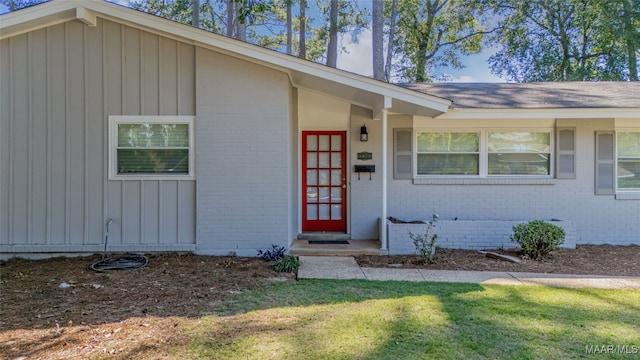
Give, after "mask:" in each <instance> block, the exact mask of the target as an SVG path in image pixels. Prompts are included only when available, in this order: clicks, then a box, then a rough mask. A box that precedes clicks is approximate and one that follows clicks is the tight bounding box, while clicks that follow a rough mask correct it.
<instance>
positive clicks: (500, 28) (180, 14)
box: [0, 0, 640, 82]
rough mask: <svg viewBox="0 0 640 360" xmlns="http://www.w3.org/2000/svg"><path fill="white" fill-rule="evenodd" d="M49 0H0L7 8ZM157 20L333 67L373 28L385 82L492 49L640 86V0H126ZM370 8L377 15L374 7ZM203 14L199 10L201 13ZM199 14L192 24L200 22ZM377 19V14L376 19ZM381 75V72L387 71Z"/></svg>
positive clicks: (510, 69) (543, 75) (565, 73)
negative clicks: (343, 44) (347, 44)
mask: <svg viewBox="0 0 640 360" xmlns="http://www.w3.org/2000/svg"><path fill="white" fill-rule="evenodd" d="M41 2H45V0H0V4H2V5H4V6H5V7H6V8H7V9H9V11H15V10H19V9H21V8H24V7H27V6H32V5H35V4H38V3H41ZM128 3H129V6H130V7H132V8H134V9H137V10H140V11H144V12H147V13H150V14H153V15H156V16H161V17H164V18H168V19H171V20H174V21H178V22H182V23H185V24H190V25H191V24H193V25H196V26H198V27H200V28H202V29H205V30H208V31H212V32H216V33H221V34H225V35H227V36H232V37H235V38H238V39H240V40H243V41H248V42H250V43H254V44H257V45H260V46H263V47H268V48H271V49H274V50H278V51H282V52H286V53H288V54H291V55H296V56H300V57H302V58H305V59H308V60H313V61H318V62H323V63H324V62H326V63H327V64H328V65H330V66H336V65H339V64H337V63H336V56H337V54H338V53H340V52H346V51H347V50H346V49H344V48H340V47H339V45H338V42H339V41H338V39H339V37H340V36H342V37H345V36H349V37H350V40H351V42H354V43H355V42H358V41H359V40H360V39H359V37H360V35H361V34H362V33H363V32H364V31H369V30H370V29H371V30H372V38H373V39H372V43H373V45H374V46H372V47H373V51H372V57H373V60H374V61H373V64H372V65H373V67H372V71H373V70H374V69H375V72H374V74H365V75H375V77H376V78H377V79H379V80H386V81H390V79H391V80H394V81H398V80H400V81H407V82H413V81H415V82H424V81H436V80H446V76H443V74H442V73H443V70H442V69H445V68H453V69H459V68H462V67H464V61H463V57H465V56H468V55H472V54H478V53H481V52H484V53H487V52H488V53H491V54H492V56H490V57H489V60H488V66H489V68H490V70H491V72H492V73H493V74H494V75H497V76H500V77H501V78H503V79H505V80H509V81H516V82H530V81H600V80H614V81H629V80H631V81H638V69H639V68H640V61H639V58H640V0H318V1H312V2H310V1H307V0H128ZM371 9H373V11H371ZM194 10H196V11H194ZM194 14H195V18H194ZM374 15H375V16H374ZM383 70H384V71H383Z"/></svg>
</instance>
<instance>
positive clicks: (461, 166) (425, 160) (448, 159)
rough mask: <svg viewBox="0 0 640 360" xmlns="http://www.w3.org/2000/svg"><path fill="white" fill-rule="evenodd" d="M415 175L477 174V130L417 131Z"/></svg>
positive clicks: (478, 149) (478, 148)
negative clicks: (473, 131)
mask: <svg viewBox="0 0 640 360" xmlns="http://www.w3.org/2000/svg"><path fill="white" fill-rule="evenodd" d="M417 145H418V146H417V148H418V149H417V158H418V159H417V160H418V164H417V170H418V171H417V172H418V175H478V173H479V155H480V153H479V151H480V147H479V141H478V133H467V132H440V133H435V132H419V133H418V140H417Z"/></svg>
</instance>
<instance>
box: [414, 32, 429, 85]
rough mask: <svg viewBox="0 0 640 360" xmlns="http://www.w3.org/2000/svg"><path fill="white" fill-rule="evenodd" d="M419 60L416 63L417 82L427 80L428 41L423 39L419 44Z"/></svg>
mask: <svg viewBox="0 0 640 360" xmlns="http://www.w3.org/2000/svg"><path fill="white" fill-rule="evenodd" d="M418 54H419V56H418V61H417V63H416V82H417V83H421V82H427V81H429V78H428V77H427V42H426V41H425V40H422V41H421V42H420V44H419V45H418Z"/></svg>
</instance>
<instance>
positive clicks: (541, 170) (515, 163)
mask: <svg viewBox="0 0 640 360" xmlns="http://www.w3.org/2000/svg"><path fill="white" fill-rule="evenodd" d="M549 164H550V163H549V154H527V153H524V154H522V153H521V154H489V175H549Z"/></svg>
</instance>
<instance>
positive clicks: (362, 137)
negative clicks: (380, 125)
mask: <svg viewBox="0 0 640 360" xmlns="http://www.w3.org/2000/svg"><path fill="white" fill-rule="evenodd" d="M360 141H369V133H368V132H367V127H366V126H365V125H362V127H361V128H360Z"/></svg>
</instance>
